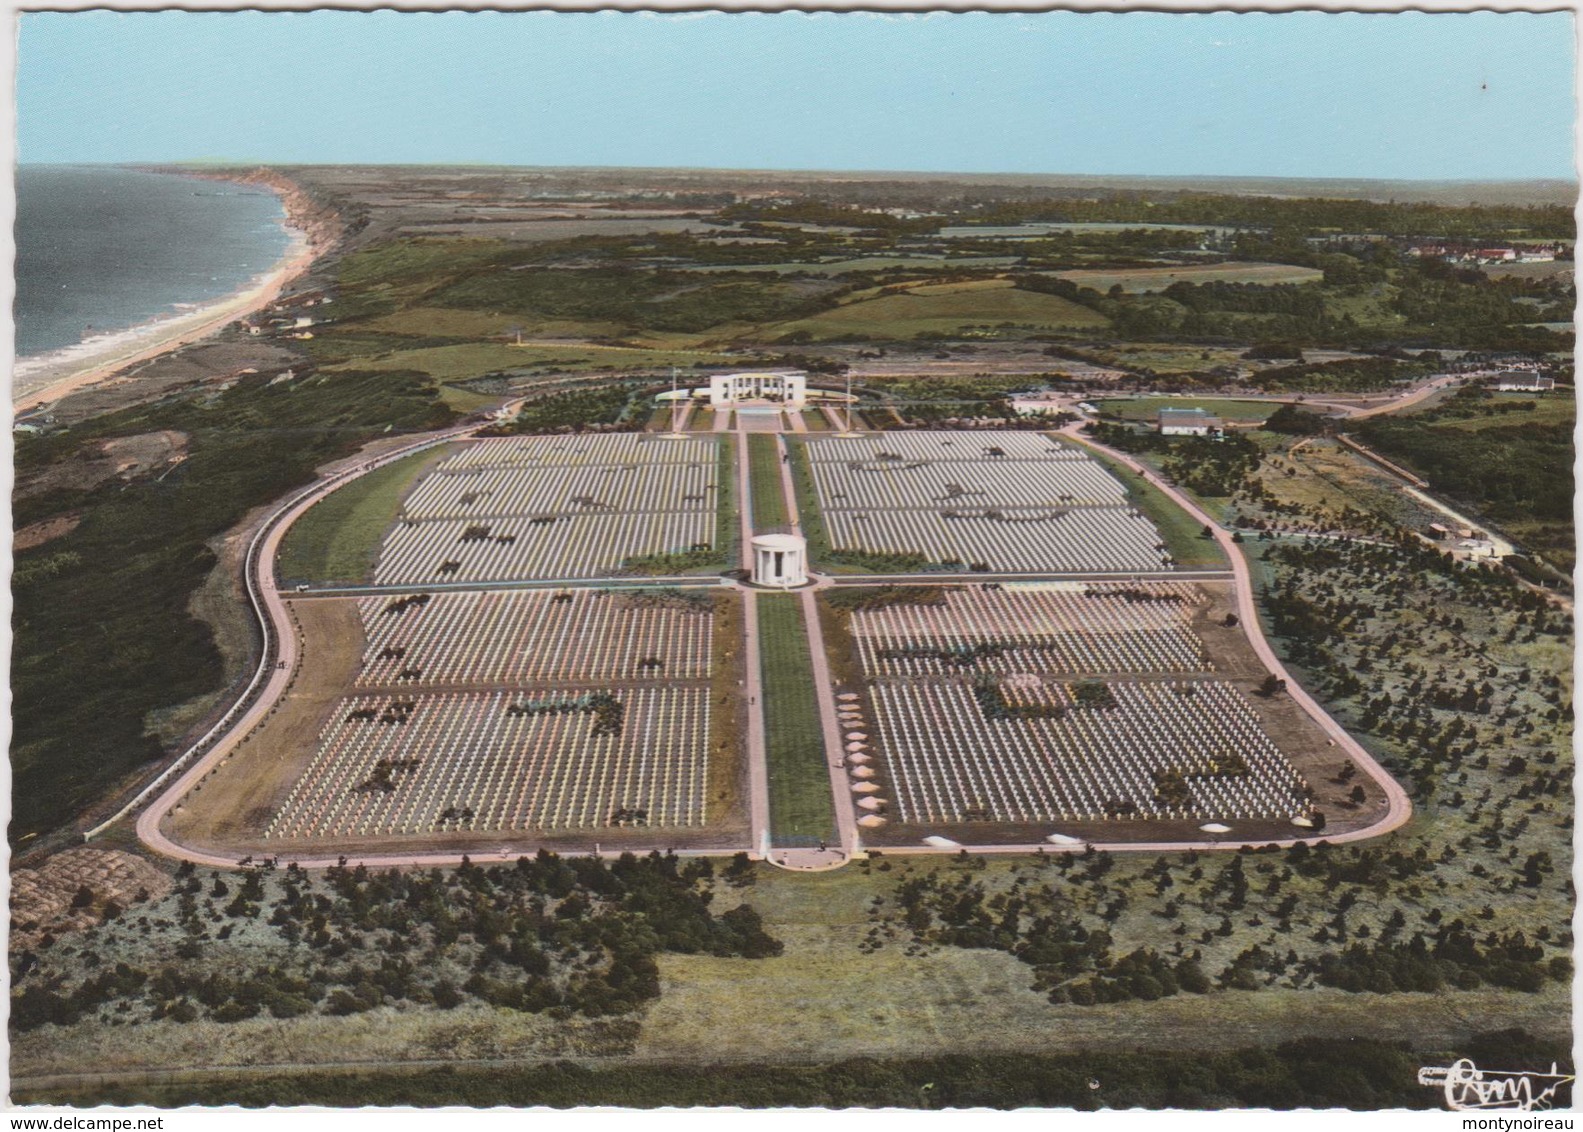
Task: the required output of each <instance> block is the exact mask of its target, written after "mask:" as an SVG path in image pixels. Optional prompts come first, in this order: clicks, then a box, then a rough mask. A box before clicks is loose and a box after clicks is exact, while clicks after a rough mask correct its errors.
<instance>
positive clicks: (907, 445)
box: [808, 432, 1088, 464]
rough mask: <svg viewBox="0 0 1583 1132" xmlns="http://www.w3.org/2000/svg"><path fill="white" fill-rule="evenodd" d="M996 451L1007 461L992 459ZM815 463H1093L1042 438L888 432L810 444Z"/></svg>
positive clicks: (1078, 452) (1078, 451)
mask: <svg viewBox="0 0 1583 1132" xmlns="http://www.w3.org/2000/svg"><path fill="white" fill-rule="evenodd" d="M991 450H998V451H999V452H1000V453H1002V455H1000V456H992V455H991V454H990V453H991ZM808 458H809V460H811V461H813V462H814V463H824V462H834V463H850V462H853V461H857V462H870V461H884V460H886V459H899V460H929V461H932V462H935V463H939V462H942V461H950V462H956V461H968V462H972V461H978V460H986V459H992V460H994V461H995V462H996V463H997V464H998V463H1006V462H1010V461H1013V460H1070V461H1074V462H1083V461H1086V460H1087V459H1088V457H1087V456H1086V455H1085V454H1084V453H1083V452H1082V450H1081V449H1077V448H1072V447H1069V446H1067V445H1063V444H1057V443H1056V442H1055V441H1053V440H1051V439H1050V438H1049V437H1047V436H1043V435H1041V434H1040V433H1037V432H887V433H884V434H882V435H870V436H861V437H837V436H831V437H821V438H820V439H818V440H816V441H813V442H810V443H809V444H808Z"/></svg>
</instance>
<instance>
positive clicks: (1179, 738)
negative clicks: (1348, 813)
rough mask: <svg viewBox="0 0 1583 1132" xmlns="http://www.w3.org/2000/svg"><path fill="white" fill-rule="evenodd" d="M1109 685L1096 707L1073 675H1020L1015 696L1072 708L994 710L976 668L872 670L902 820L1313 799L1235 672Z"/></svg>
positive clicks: (1204, 810)
mask: <svg viewBox="0 0 1583 1132" xmlns="http://www.w3.org/2000/svg"><path fill="white" fill-rule="evenodd" d="M1030 684H1031V685H1032V686H1029V685H1030ZM1107 686H1108V688H1109V690H1110V693H1111V695H1112V696H1113V697H1114V706H1110V707H1097V706H1091V705H1086V704H1080V703H1078V702H1077V701H1076V700H1075V699H1074V697H1073V696H1072V695H1070V694H1069V693H1068V692H1067V691H1066V689H1065V686H1064V685H1061V684H1049V683H1046V682H1044V681H1041V680H1035V681H1032V682H1024V686H1023V687H1022V688H1021V689H1017V688H1015V687H1012V688H1007V689H1006V691H1007V692H1008V693H1009V694H1008V695H1007V699H1008V701H1014V700H1015V699H1018V698H1020V699H1022V700H1023V701H1024V702H1028V701H1038V700H1041V699H1042V700H1044V701H1046V702H1047V703H1052V704H1058V705H1060V706H1061V707H1063V708H1065V709H1066V713H1065V715H1064V716H1063V717H1062V718H1058V719H1057V718H1017V719H995V718H989V717H987V716H986V715H985V713H984V711H983V709H982V707H981V705H980V701H979V697H977V696H976V695H975V694H974V688H973V685H972V683H971V682H970V681H968V680H964V679H932V680H880V681H877V682H876V683H874V684H873V685H872V686H871V688H870V693H871V695H872V699H873V704H874V708H875V712H874V714H875V719H876V723H877V726H878V729H879V732H880V737H881V743H882V748H883V750H884V752H885V755H886V765H887V767H888V769H889V773H890V777H891V779H892V783H893V787H892V788H893V790H894V793H895V798H896V804H897V807H898V810H899V812H900V815H901V818H902V820H903V821H907V822H915V823H941V822H963V821H1001V822H1038V821H1059V820H1065V821H1086V820H1098V819H1103V818H1107V817H1111V818H1113V817H1123V816H1133V817H1146V818H1161V819H1165V818H1188V819H1192V820H1195V821H1202V820H1207V819H1220V820H1226V819H1245V820H1247V819H1290V818H1294V817H1299V816H1302V815H1304V814H1306V813H1307V812H1308V808H1309V803H1308V798H1307V791H1306V787H1305V784H1304V782H1303V781H1302V779H1301V778H1300V777H1299V776H1298V774H1297V772H1296V771H1295V769H1294V768H1293V767H1292V765H1291V764H1290V763H1289V762H1288V761H1287V760H1286V758H1285V757H1284V756H1282V755H1281V753H1280V752H1279V751H1278V750H1277V749H1276V748H1275V745H1274V743H1273V742H1271V740H1270V739H1269V737H1268V736H1267V735H1266V734H1265V733H1264V731H1263V730H1262V728H1261V727H1260V725H1259V721H1258V718H1257V716H1256V715H1255V714H1254V712H1253V710H1252V708H1251V706H1250V705H1249V704H1248V703H1247V701H1246V700H1245V699H1244V698H1243V694H1242V693H1241V692H1240V691H1238V690H1237V689H1236V688H1235V687H1233V686H1232V685H1230V684H1225V683H1221V682H1216V681H1192V682H1186V683H1180V684H1177V683H1172V682H1163V683H1144V682H1128V681H1112V682H1109V683H1108V685H1107ZM1018 691H1020V692H1021V693H1022V694H1021V696H1020V697H1018V696H1017V694H1016V693H1017V692H1018ZM1189 691H1190V694H1188V693H1189ZM1228 767H1229V768H1232V769H1231V772H1230V773H1228ZM1162 775H1165V776H1177V777H1179V779H1180V781H1182V782H1184V783H1185V787H1186V794H1185V796H1184V797H1182V798H1181V799H1180V801H1179V802H1177V803H1175V804H1173V803H1171V802H1167V801H1162V800H1161V799H1160V798H1159V796H1158V795H1159V793H1160V789H1161V777H1160V776H1162Z"/></svg>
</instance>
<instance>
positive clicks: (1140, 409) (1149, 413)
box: [1094, 397, 1280, 421]
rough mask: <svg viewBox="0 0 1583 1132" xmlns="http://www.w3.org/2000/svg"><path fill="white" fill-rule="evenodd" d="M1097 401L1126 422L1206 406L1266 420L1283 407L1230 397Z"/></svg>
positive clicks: (1233, 417) (1232, 416)
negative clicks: (1176, 410)
mask: <svg viewBox="0 0 1583 1132" xmlns="http://www.w3.org/2000/svg"><path fill="white" fill-rule="evenodd" d="M1094 404H1095V405H1097V406H1098V407H1099V409H1100V411H1101V412H1102V413H1104V414H1105V415H1106V416H1111V417H1118V418H1120V419H1121V420H1124V421H1152V420H1154V419H1155V418H1156V417H1157V416H1158V415H1159V412H1160V410H1161V409H1204V410H1207V411H1208V412H1210V413H1213V414H1214V415H1215V416H1217V417H1223V418H1225V419H1226V420H1228V421H1263V420H1266V419H1268V418H1269V415H1270V414H1271V413H1273V412H1275V410H1276V409H1278V408H1280V405H1279V404H1278V403H1277V402H1274V401H1242V400H1238V399H1236V398H1231V397H1117V398H1113V399H1110V400H1104V401H1095V402H1094Z"/></svg>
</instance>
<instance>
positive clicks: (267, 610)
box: [83, 425, 481, 865]
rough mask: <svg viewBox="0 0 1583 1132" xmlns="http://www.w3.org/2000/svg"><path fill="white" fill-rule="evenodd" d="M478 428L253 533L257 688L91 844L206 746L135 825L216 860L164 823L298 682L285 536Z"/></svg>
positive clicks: (143, 835)
mask: <svg viewBox="0 0 1583 1132" xmlns="http://www.w3.org/2000/svg"><path fill="white" fill-rule="evenodd" d="M478 427H481V426H477V425H474V426H471V428H467V429H450V430H447V431H445V432H442V433H437V434H434V435H432V436H428V437H425V438H423V439H422V440H419V441H416V442H415V443H413V444H410V445H406V446H403V447H401V448H398V449H396V450H394V451H392V452H388V453H386V454H384V455H382V456H379V457H377V458H375V459H372V460H368V461H366V462H364V463H361V464H357V465H354V466H353V467H351V468H347V469H344V470H342V471H340V472H337V473H336V474H334V475H332V476H327V477H326V478H324V479H322V480H320V481H319V482H318V483H316V484H314V485H313V486H312V487H309V488H308V489H306V490H305V491H303V492H300V493H299V494H297V495H296V496H294V497H293V498H292V499H291V500H289V501H288V502H287V503H285V504H284V505H282V506H281V507H280V508H278V509H277V510H276V511H275V512H274V513H273V514H272V515H270V516H269V517H268V518H267V519H266V520H265V521H264V523H263V525H262V526H261V527H260V528H259V530H258V533H257V534H255V535H254V536H253V541H252V542H251V543H250V544H249V546H248V551H247V555H246V557H245V558H244V559H243V573H244V580H245V582H246V586H247V591H248V599H249V601H250V602H251V603H252V606H253V612H254V615H255V616H256V617H257V618H258V621H259V625H260V628H261V631H262V633H263V636H264V648H263V650H262V652H261V654H260V657H259V666H258V668H257V670H256V671H255V672H254V674H253V681H252V683H251V684H249V685H248V688H247V690H246V691H245V692H244V693H243V694H242V697H241V698H240V699H239V700H238V701H237V703H236V704H235V705H233V707H232V708H231V710H230V711H228V712H227V713H226V714H225V715H224V716H223V717H222V718H221V720H220V722H219V723H217V724H215V726H214V727H213V728H211V729H210V731H209V732H208V734H206V735H204V737H203V738H201V739H199V740H198V742H197V743H195V744H194V745H193V746H192V747H190V748H188V749H187V750H186V751H185V752H183V753H182V754H181V755H180V756H179V757H178V758H177V759H176V761H175V762H173V763H172V764H171V765H170V766H169V767H168V768H167V769H166V770H165V771H164V772H163V773H162V774H160V775H159V777H157V778H156V779H154V781H153V782H151V783H150V784H149V785H148V786H147V787H145V788H144V789H143V790H142V791H141V792H140V793H139V794H138V795H137V796H136V797H135V798H133V799H132V801H130V802H129V803H127V805H125V806H124V807H122V808H121V810H119V811H118V812H117V813H116V814H115V815H114V816H113V817H111V818H110V819H109V820H108V821H106V822H104V823H103V824H101V825H99V826H96V827H95V828H93V829H91V830H89V831H88V832H87V833H86V834H84V835H83V837H84V840H91V839H92V838H93V837H95V836H97V835H98V834H100V833H102V832H103V831H104V830H105V829H106V828H108V827H109V826H110V825H112V824H114V823H115V822H117V821H119V820H121V819H122V818H123V817H125V816H126V815H127V814H129V813H131V812H132V811H133V810H134V809H136V808H137V807H138V806H139V805H141V804H142V803H143V802H144V801H146V800H147V799H148V798H149V797H150V796H151V795H152V794H153V792H154V791H155V790H158V789H159V788H160V787H161V786H163V785H164V784H165V783H166V782H168V781H169V780H170V779H171V778H172V776H174V775H175V774H176V772H177V771H179V770H180V769H181V768H182V767H183V766H184V765H185V764H186V763H187V762H188V761H189V760H192V759H194V757H195V756H197V755H198V754H199V753H200V752H202V751H205V749H207V753H206V754H203V756H202V757H201V758H197V759H196V761H195V762H193V763H192V765H191V766H190V767H189V768H188V769H187V770H186V772H185V773H183V774H181V775H180V777H178V778H176V780H175V782H174V783H173V784H171V785H170V787H169V788H168V789H166V790H165V792H164V793H163V794H162V795H160V797H159V799H158V800H157V801H156V802H155V803H154V804H153V805H152V806H150V807H149V808H148V809H146V810H144V811H143V813H142V814H141V815H140V816H139V818H138V820H137V834H138V837H139V838H140V839H141V840H142V841H143V843H144V844H146V845H148V846H149V847H150V848H153V849H156V850H158V851H159V852H161V853H164V854H166V855H167V856H172V857H179V858H183V859H186V860H199V859H200V857H201V860H202V863H206V864H212V863H215V862H214V860H213V858H212V857H209V856H206V855H195V854H194V852H193V851H192V850H188V849H186V848H184V847H182V846H178V845H176V844H175V843H174V842H172V841H170V840H169V839H168V838H167V837H166V836H165V834H164V833H163V832H162V831H161V830H160V828H159V826H160V822H161V821H163V820H164V818H165V815H166V814H167V813H169V812H170V810H171V809H172V807H174V806H175V805H176V803H177V802H178V801H180V800H181V798H182V796H183V795H184V794H186V793H187V791H188V790H189V789H190V788H191V787H192V786H193V785H194V784H195V783H197V782H198V781H199V780H200V779H202V778H203V777H204V775H206V774H208V773H209V771H210V770H212V769H213V768H214V767H215V766H216V765H218V764H219V762H220V761H221V760H223V759H224V758H225V757H226V756H228V755H229V754H230V753H231V751H232V750H233V749H234V748H235V747H236V745H237V744H238V743H239V742H240V741H241V740H242V738H243V737H244V736H246V735H248V734H249V733H251V732H252V731H253V730H254V729H255V728H256V727H257V726H258V725H259V724H260V723H262V722H263V721H264V719H265V718H267V717H268V716H269V714H270V713H271V712H272V711H274V709H275V705H276V703H277V702H278V701H279V700H280V698H281V697H282V696H283V695H285V693H286V690H287V689H288V688H289V687H290V686H291V683H292V681H293V680H294V679H295V677H296V669H297V663H298V653H299V651H300V647H301V639H300V638H299V636H298V633H297V629H296V626H295V625H294V624H293V623H292V620H291V615H290V611H289V610H288V609H287V608H286V605H285V602H284V601H282V600H281V595H280V593H279V592H278V590H277V588H276V585H275V571H274V562H275V554H276V551H278V550H279V548H280V542H281V539H282V538H284V537H285V534H286V531H287V530H288V529H290V527H291V524H292V523H293V522H294V521H295V520H296V519H297V518H298V517H299V516H300V515H302V514H303V512H305V511H307V510H308V508H310V507H312V506H313V505H314V504H315V503H317V502H318V501H319V500H320V499H322V498H323V497H324V496H325V495H328V494H329V493H330V492H332V491H334V490H335V489H336V488H338V487H341V486H343V485H344V484H346V483H347V482H348V481H350V480H352V479H355V478H357V477H358V476H361V475H363V474H365V473H367V472H371V471H373V470H374V469H375V468H380V467H383V466H384V465H386V464H389V463H391V462H392V461H394V460H399V459H401V458H402V457H404V456H407V455H410V454H411V453H413V452H416V451H418V450H420V449H423V448H432V447H434V446H435V445H438V444H444V443H447V442H448V441H451V440H455V439H457V438H458V437H460V436H462V435H463V434H464V433H466V432H470V431H472V430H473V429H476V428H478ZM219 863H220V864H225V865H229V864H231V863H232V862H231V861H229V860H225V861H221V862H219Z"/></svg>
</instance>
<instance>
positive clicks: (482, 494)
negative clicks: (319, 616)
mask: <svg viewBox="0 0 1583 1132" xmlns="http://www.w3.org/2000/svg"><path fill="white" fill-rule="evenodd" d="M718 457H719V448H718V446H717V444H716V442H714V441H713V440H663V439H658V438H654V437H649V436H645V435H643V434H639V433H614V434H603V435H593V436H524V437H513V438H503V439H495V440H484V441H475V442H470V443H468V444H466V445H465V446H463V448H462V449H461V451H459V452H457V453H456V454H455V455H453V456H450V457H448V458H447V459H446V460H444V461H443V462H441V463H440V465H439V466H438V467H437V468H435V469H434V470H433V471H431V472H430V473H429V474H428V475H426V476H424V477H423V479H421V480H420V481H419V482H418V483H417V484H416V485H415V486H414V487H413V489H412V491H411V493H410V494H409V496H408V497H407V499H406V501H405V503H404V504H403V508H402V512H401V517H400V518H399V520H398V521H397V523H396V525H395V526H394V527H393V528H391V530H390V532H389V533H388V534H387V535H386V537H385V541H384V544H383V545H382V547H381V548H380V554H379V563H378V565H377V566H376V567H375V570H374V581H375V582H376V583H377V584H380V585H422V584H432V583H439V582H464V583H488V582H509V581H518V580H529V579H559V578H567V579H575V578H594V577H606V576H613V575H619V574H621V573H622V572H623V570H624V568H625V567H626V564H627V563H628V562H629V561H630V560H632V559H638V558H654V557H658V556H665V555H672V554H691V553H695V552H699V551H709V550H712V549H713V548H714V539H715V528H716V523H715V512H716V510H717V505H718V499H717V496H718V494H719V491H718V488H719V485H718V484H717V482H716V480H717V477H718V474H719V465H718Z"/></svg>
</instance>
